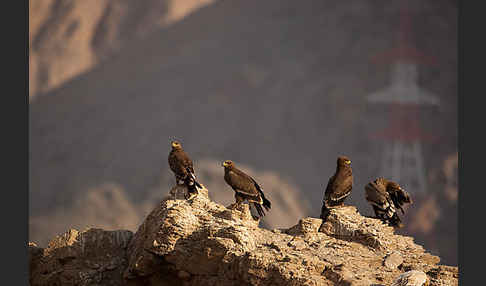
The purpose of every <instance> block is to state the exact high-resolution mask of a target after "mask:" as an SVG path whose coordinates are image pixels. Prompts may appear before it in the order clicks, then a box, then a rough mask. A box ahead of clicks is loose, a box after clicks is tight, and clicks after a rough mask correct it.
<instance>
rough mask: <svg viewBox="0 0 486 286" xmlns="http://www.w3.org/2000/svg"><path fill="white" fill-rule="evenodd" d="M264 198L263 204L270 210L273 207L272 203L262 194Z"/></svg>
mask: <svg viewBox="0 0 486 286" xmlns="http://www.w3.org/2000/svg"><path fill="white" fill-rule="evenodd" d="M262 200H263V206H264V207H265V209H266V210H267V211H269V210H270V208H271V207H272V203H271V202H270V201H269V200H267V199H266V198H265V196H263V194H262Z"/></svg>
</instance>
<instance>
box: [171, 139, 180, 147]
mask: <svg viewBox="0 0 486 286" xmlns="http://www.w3.org/2000/svg"><path fill="white" fill-rule="evenodd" d="M170 145H171V146H172V149H182V145H181V143H180V142H179V141H175V140H174V141H172V142H171V143H170Z"/></svg>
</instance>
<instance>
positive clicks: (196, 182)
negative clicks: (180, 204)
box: [186, 167, 202, 191]
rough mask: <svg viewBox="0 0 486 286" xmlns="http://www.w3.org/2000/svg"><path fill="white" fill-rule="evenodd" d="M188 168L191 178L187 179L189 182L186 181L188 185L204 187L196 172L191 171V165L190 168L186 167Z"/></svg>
mask: <svg viewBox="0 0 486 286" xmlns="http://www.w3.org/2000/svg"><path fill="white" fill-rule="evenodd" d="M186 170H187V173H189V180H187V182H186V184H187V186H188V187H189V186H190V185H196V187H198V188H200V189H202V186H201V184H199V183H198V181H196V175H194V173H193V172H192V171H191V169H189V167H188V168H186ZM196 191H197V190H196Z"/></svg>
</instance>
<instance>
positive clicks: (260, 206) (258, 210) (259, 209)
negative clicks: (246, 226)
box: [253, 203, 268, 217]
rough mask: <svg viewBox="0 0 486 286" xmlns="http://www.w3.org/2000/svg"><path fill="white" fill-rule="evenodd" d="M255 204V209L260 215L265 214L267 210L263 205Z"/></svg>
mask: <svg viewBox="0 0 486 286" xmlns="http://www.w3.org/2000/svg"><path fill="white" fill-rule="evenodd" d="M253 205H254V206H255V209H256V210H257V212H258V215H259V216H260V217H263V216H265V212H264V211H263V208H262V205H260V204H259V203H253ZM264 206H265V205H264ZM267 210H268V209H267Z"/></svg>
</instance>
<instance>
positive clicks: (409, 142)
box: [367, 0, 439, 193]
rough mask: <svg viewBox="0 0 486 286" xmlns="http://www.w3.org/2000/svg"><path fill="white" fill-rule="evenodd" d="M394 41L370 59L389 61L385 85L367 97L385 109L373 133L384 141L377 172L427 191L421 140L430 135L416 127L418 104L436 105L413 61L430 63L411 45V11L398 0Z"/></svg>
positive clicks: (415, 189)
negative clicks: (382, 121)
mask: <svg viewBox="0 0 486 286" xmlns="http://www.w3.org/2000/svg"><path fill="white" fill-rule="evenodd" d="M401 4H402V6H401V9H400V28H399V33H398V45H397V46H396V47H395V48H394V49H392V50H391V51H388V52H386V53H384V54H381V55H379V56H378V57H375V58H374V62H376V63H380V62H386V63H391V64H392V69H391V82H390V85H389V86H388V87H386V88H385V89H383V90H380V91H378V92H375V93H373V94H371V95H369V96H368V97H367V100H368V101H369V102H371V103H376V104H386V105H387V107H388V109H389V111H390V112H389V114H390V117H389V118H388V122H389V125H388V128H386V129H385V130H383V131H381V132H379V133H376V134H374V136H373V137H375V138H376V137H378V138H380V139H382V142H383V143H384V148H383V154H382V162H381V167H380V176H384V177H388V178H391V179H392V180H395V181H397V182H398V183H399V184H401V185H403V186H405V187H406V188H407V191H409V192H411V193H425V192H426V191H427V181H426V170H425V166H424V160H423V154H422V141H424V140H427V139H430V136H428V135H427V134H425V133H424V132H423V131H422V129H421V128H420V121H419V116H418V115H419V112H420V107H421V106H426V105H429V106H434V105H435V106H438V105H439V99H438V97H437V96H435V95H433V94H431V93H430V92H428V91H426V90H424V89H422V88H421V87H419V86H418V70H417V64H419V63H420V64H431V63H434V62H435V61H434V59H433V58H432V57H426V56H424V55H423V54H422V53H420V52H419V51H417V49H416V48H415V47H414V46H413V45H412V41H411V32H412V23H411V14H410V10H409V9H408V7H407V6H406V4H407V1H405V0H402V2H401Z"/></svg>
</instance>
